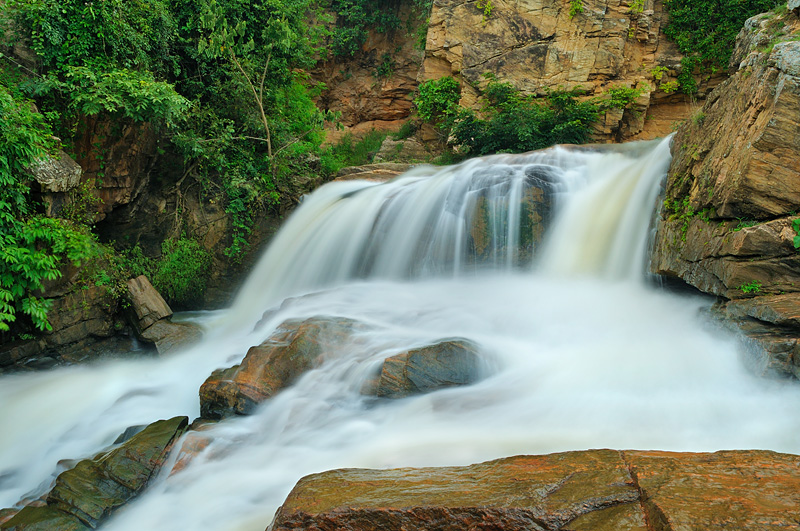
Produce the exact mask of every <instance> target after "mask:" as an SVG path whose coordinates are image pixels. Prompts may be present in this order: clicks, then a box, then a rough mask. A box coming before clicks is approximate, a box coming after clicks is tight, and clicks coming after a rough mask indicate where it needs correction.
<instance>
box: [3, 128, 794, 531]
mask: <svg viewBox="0 0 800 531" xmlns="http://www.w3.org/2000/svg"><path fill="white" fill-rule="evenodd" d="M668 143H669V139H666V140H663V141H659V142H650V143H637V144H632V145H624V146H590V147H556V148H552V149H549V150H545V151H543V152H537V153H531V154H524V155H497V156H492V157H485V158H482V159H476V160H471V161H467V162H465V163H463V164H460V165H457V166H452V167H446V168H433V167H420V168H417V169H415V170H412V171H411V172H410V173H408V174H406V175H404V176H401V177H399V178H398V179H396V180H394V181H391V182H387V183H370V182H335V183H331V184H328V185H325V186H324V187H322V188H321V189H319V190H318V191H316V192H314V193H313V194H311V195H310V196H309V197H308V198H307V199H306V200H305V201H304V202H303V204H302V205H301V206H300V207H299V208H298V209H297V211H296V212H295V213H294V214H293V215H292V216H291V217H290V219H288V220H287V222H286V224H285V226H284V227H283V228H282V229H281V230H280V231H279V233H278V234H277V235H276V237H275V238H274V240H273V242H272V243H271V245H270V247H269V249H268V250H267V251H266V253H265V254H264V256H263V257H262V259H261V261H260V262H259V263H258V264H257V265H256V267H255V268H254V270H253V271H252V273H251V275H250V277H249V279H248V280H247V281H246V283H245V284H244V285H243V287H242V289H241V293H240V295H239V297H238V299H237V301H236V302H235V304H234V306H233V307H232V308H231V309H229V310H227V311H225V312H223V314H222V317H221V318H216V317H214V318H209V319H210V321H209V322H213V323H215V324H213V326H211V328H210V330H209V333H208V336H207V337H206V338H205V339H204V341H203V342H202V344H200V345H198V346H196V347H193V348H191V349H188V350H186V351H184V352H181V353H177V354H175V355H171V356H169V357H166V358H162V359H139V360H135V359H134V360H126V359H120V360H116V361H108V362H103V363H99V364H96V365H91V366H78V367H70V368H63V369H57V370H53V371H49V372H45V373H31V374H19V375H7V376H2V377H0V403H2V404H3V407H2V408H0V427H2V430H0V507H7V506H11V505H13V504H15V503H16V502H17V501H18V500H19V499H20V498H24V497H26V496H27V497H31V496H33V497H35V496H37V495H39V494H40V493H41V492H42V491H43V489H44V488H45V487H46V485H47V484H48V482H49V481H50V480H51V479H52V475H53V474H54V473H57V471H58V470H59V467H60V466H61V465H59V464H58V463H59V461H61V460H69V459H78V458H83V457H86V456H91V455H93V454H95V453H97V452H99V451H101V450H102V449H104V448H105V447H107V446H108V445H109V444H111V443H112V442H113V441H114V439H115V438H116V437H117V435H118V434H119V433H121V432H122V431H123V430H124V429H125V428H127V427H128V426H131V425H137V424H145V423H148V422H152V421H155V420H157V419H159V418H167V417H171V416H173V415H177V414H185V415H189V416H190V417H192V418H193V417H196V416H197V415H198V414H199V404H198V389H199V387H200V385H201V384H202V382H203V381H204V379H205V378H206V377H207V376H208V375H209V374H210V373H211V371H212V370H214V369H216V368H220V367H229V366H232V365H234V364H236V363H239V362H240V361H241V360H242V358H243V356H244V355H245V353H246V352H247V350H248V348H249V347H251V346H253V345H257V344H259V343H261V342H262V341H263V340H264V339H266V338H267V337H269V336H270V334H271V333H272V332H273V331H274V330H275V329H276V327H278V325H279V324H280V323H282V322H284V321H285V320H287V319H295V318H307V317H311V316H315V315H332V316H340V317H347V318H350V319H354V320H356V321H358V322H360V323H363V327H362V328H360V329H359V330H358V331H357V332H355V333H354V334H353V336H352V337H350V338H349V339H347V341H344V342H343V343H342V344H338V345H337V346H336V347H335V348H331V350H330V352H327V353H326V355H325V362H324V363H323V364H322V365H320V366H319V367H316V368H314V369H313V370H311V371H309V372H308V373H306V374H305V375H304V376H303V377H302V378H300V379H299V380H298V381H297V382H296V383H295V384H294V385H293V386H291V387H290V388H287V389H285V390H283V391H282V392H280V393H278V394H277V395H276V396H274V397H273V398H271V399H270V400H268V401H267V402H266V403H264V404H263V405H262V406H261V407H260V408H259V409H258V410H257V411H256V412H255V414H253V415H251V416H247V417H239V418H234V419H229V420H226V421H223V422H220V423H218V424H215V425H213V426H208V427H206V428H205V429H204V430H203V431H200V432H196V433H192V434H190V435H187V436H185V438H184V442H183V444H185V445H187V446H189V445H191V444H192V441H194V442H196V441H197V439H198V438H199V439H201V440H202V441H203V442H204V443H207V444H206V445H205V448H204V449H203V450H202V451H201V452H199V453H198V454H197V455H196V456H195V457H194V458H193V459H192V460H191V461H190V462H189V463H188V465H187V466H185V468H182V469H181V470H180V471H175V472H174V473H173V470H171V466H168V467H166V469H165V470H164V471H163V472H162V474H161V475H160V476H159V477H158V478H156V480H155V481H154V483H153V484H152V485H151V486H150V488H149V490H148V491H147V492H146V493H145V494H143V495H142V496H140V498H138V499H137V500H136V501H134V502H132V503H131V504H129V505H128V506H126V507H125V508H124V509H123V510H121V511H120V512H119V513H118V514H117V515H116V516H115V517H114V518H113V519H112V520H111V521H110V522H109V523H108V525H107V526H106V528H107V529H108V530H111V531H124V530H133V529H143V528H145V529H154V530H170V529H182V528H194V529H201V530H204V529H205V530H214V531H218V530H263V529H264V528H266V527H267V525H268V524H269V523H270V521H271V519H272V516H273V514H274V511H275V510H276V508H277V507H278V506H279V505H280V503H281V502H282V501H283V499H284V498H285V497H286V495H287V494H288V492H289V490H290V489H291V488H292V486H293V485H294V484H295V483H296V482H297V480H298V479H299V478H300V477H302V476H303V475H306V474H309V473H313V472H319V471H322V470H328V469H332V468H340V467H396V466H433V465H461V464H469V463H475V462H479V461H484V460H488V459H492V458H497V457H502V456H508V455H515V454H526V453H527V454H536V453H548V452H554V451H566V450H578V449H586V448H602V447H608V448H638V449H663V450H682V451H713V450H718V449H724V448H765V449H773V450H777V451H786V452H794V453H798V452H800V436H799V435H798V434H799V433H800V413H798V411H797V408H796V406H795V404H796V403H797V402H798V399H800V389H798V388H797V386H794V385H791V383H786V382H772V381H765V380H761V379H758V378H756V377H754V376H751V375H750V374H748V373H747V372H746V370H745V369H744V368H743V365H742V364H741V362H740V360H739V358H738V351H737V346H736V341H735V338H732V337H730V336H728V335H727V334H726V333H724V332H722V331H720V330H718V329H716V328H714V327H712V326H709V325H708V323H706V322H705V321H704V319H702V318H701V317H700V313H699V311H700V309H701V308H703V307H704V306H705V305H706V304H707V301H705V300H703V299H698V298H692V297H688V296H686V295H681V296H679V295H674V294H669V293H664V292H661V291H658V290H656V289H654V288H651V287H649V286H648V285H647V283H645V282H642V281H641V280H642V271H643V270H644V260H645V259H646V257H645V246H646V240H647V232H648V226H649V223H650V219H651V217H652V211H653V208H654V207H655V204H656V202H657V199H656V197H657V194H658V189H659V186H660V184H661V181H662V179H663V176H664V173H665V171H666V168H667V165H668V164H669V146H668ZM448 337H464V338H467V339H469V340H471V341H473V342H475V343H476V344H478V345H480V347H481V351H482V353H483V355H484V356H485V358H486V360H485V361H486V363H487V366H489V367H490V369H491V373H490V375H489V376H488V377H487V378H485V379H484V380H482V381H480V382H478V383H476V384H473V385H469V386H463V387H454V388H449V389H444V390H439V391H436V392H433V393H429V394H425V395H420V396H415V397H410V398H405V399H401V400H376V399H374V398H368V397H365V396H363V395H362V394H361V393H360V389H361V388H362V386H363V384H364V382H365V381H366V380H367V379H368V378H369V377H370V375H372V374H373V373H374V370H375V369H376V367H379V366H380V364H381V362H382V360H384V359H385V358H386V357H388V356H392V355H394V354H397V353H399V352H402V351H404V350H407V349H409V348H414V347H417V346H421V345H425V344H429V343H430V342H433V341H437V340H439V339H441V338H448Z"/></svg>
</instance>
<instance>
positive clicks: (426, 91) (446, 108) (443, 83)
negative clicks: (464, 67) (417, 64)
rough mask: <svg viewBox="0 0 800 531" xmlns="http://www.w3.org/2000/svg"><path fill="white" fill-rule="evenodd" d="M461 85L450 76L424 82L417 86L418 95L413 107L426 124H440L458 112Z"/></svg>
mask: <svg viewBox="0 0 800 531" xmlns="http://www.w3.org/2000/svg"><path fill="white" fill-rule="evenodd" d="M460 99H461V85H459V83H458V81H456V80H455V79H453V78H452V77H450V76H445V77H443V78H440V79H435V80H434V79H431V80H428V81H424V82H422V83H420V85H419V95H418V96H417V97H416V98H414V106H415V107H416V109H417V113H418V114H419V116H420V118H422V119H423V120H425V121H426V122H434V123H437V122H441V121H443V120H445V119H446V118H447V117H451V116H453V115H454V114H455V113H456V112H457V111H458V101H459V100H460Z"/></svg>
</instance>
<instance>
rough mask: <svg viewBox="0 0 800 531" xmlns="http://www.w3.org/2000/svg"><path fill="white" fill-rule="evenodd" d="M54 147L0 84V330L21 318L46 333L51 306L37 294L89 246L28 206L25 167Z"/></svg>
mask: <svg viewBox="0 0 800 531" xmlns="http://www.w3.org/2000/svg"><path fill="white" fill-rule="evenodd" d="M53 143H54V142H53V139H52V136H51V131H50V127H49V126H48V125H47V123H46V122H45V121H44V117H43V116H42V115H41V114H39V113H37V112H35V111H34V110H33V108H32V106H31V103H30V102H28V101H24V100H20V99H17V98H15V97H14V96H12V94H11V92H10V91H9V90H8V88H6V86H5V85H3V84H0V331H7V330H8V329H9V324H10V323H12V322H14V321H16V319H17V316H18V315H19V314H20V313H22V314H24V315H27V316H28V317H29V318H30V319H31V321H32V323H33V325H34V326H35V327H36V328H38V329H39V330H49V329H50V328H51V327H50V324H49V323H48V321H47V310H48V309H49V307H50V301H48V300H46V299H43V298H41V297H40V296H37V292H38V291H39V290H41V289H42V287H43V283H44V282H46V281H51V280H56V279H57V278H59V277H60V276H61V270H60V268H61V265H62V264H63V261H64V260H69V261H72V262H73V263H80V261H81V260H83V259H84V258H86V257H87V256H89V254H90V253H91V249H92V246H93V240H92V238H91V236H90V235H89V234H87V233H86V232H84V231H81V230H79V229H75V228H73V227H71V226H70V225H69V224H67V223H66V222H63V221H61V220H57V219H50V218H45V217H43V216H41V215H37V214H36V213H35V211H34V209H33V206H32V204H31V201H30V198H29V187H28V180H29V178H30V177H29V174H28V171H29V168H30V167H31V166H32V165H34V164H36V162H37V161H38V160H40V159H41V158H43V157H45V156H47V155H48V153H49V151H50V149H51V147H52V146H53Z"/></svg>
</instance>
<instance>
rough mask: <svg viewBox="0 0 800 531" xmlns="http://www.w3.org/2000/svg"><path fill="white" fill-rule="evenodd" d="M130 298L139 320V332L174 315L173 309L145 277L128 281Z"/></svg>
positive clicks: (141, 276)
mask: <svg viewBox="0 0 800 531" xmlns="http://www.w3.org/2000/svg"><path fill="white" fill-rule="evenodd" d="M128 297H129V298H130V301H131V308H132V309H133V311H134V312H135V313H136V318H137V319H138V320H139V322H138V326H139V330H145V329H146V328H147V327H149V326H150V325H152V324H153V323H155V322H156V321H158V320H160V319H164V318H166V317H170V316H171V315H172V309H171V308H170V307H169V305H168V304H167V302H166V301H165V300H164V298H163V297H162V296H161V294H160V293H159V292H158V291H156V289H155V288H154V287H153V285H152V284H151V283H150V281H149V280H148V279H147V277H146V276H144V275H140V276H138V277H136V278H132V279H130V280H129V281H128Z"/></svg>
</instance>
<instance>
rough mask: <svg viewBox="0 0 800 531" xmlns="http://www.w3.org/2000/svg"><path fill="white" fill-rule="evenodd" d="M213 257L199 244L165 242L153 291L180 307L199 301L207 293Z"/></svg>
mask: <svg viewBox="0 0 800 531" xmlns="http://www.w3.org/2000/svg"><path fill="white" fill-rule="evenodd" d="M210 265H211V255H210V254H209V252H208V251H206V250H205V249H204V248H203V246H201V245H200V244H199V243H198V242H197V241H195V240H192V239H188V238H180V239H177V240H165V241H164V243H163V244H162V246H161V259H160V260H159V261H158V263H157V265H156V267H155V273H154V274H153V287H155V288H156V289H157V290H158V291H159V293H161V294H162V295H164V296H165V297H167V299H168V300H169V301H170V302H172V303H175V304H177V305H185V304H188V303H191V302H195V301H197V300H198V299H199V298H200V297H201V296H202V294H203V293H204V292H205V289H206V284H207V282H208V276H209V266H210Z"/></svg>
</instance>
